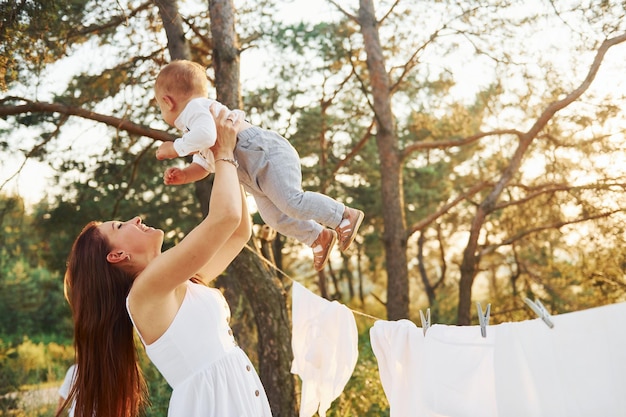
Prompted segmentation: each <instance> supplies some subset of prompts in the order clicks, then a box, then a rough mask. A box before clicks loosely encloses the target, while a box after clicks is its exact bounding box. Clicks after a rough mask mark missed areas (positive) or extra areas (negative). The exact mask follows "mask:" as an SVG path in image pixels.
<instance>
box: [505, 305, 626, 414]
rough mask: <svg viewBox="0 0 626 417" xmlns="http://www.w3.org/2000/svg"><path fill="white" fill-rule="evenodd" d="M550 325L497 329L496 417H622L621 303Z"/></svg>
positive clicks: (625, 369)
mask: <svg viewBox="0 0 626 417" xmlns="http://www.w3.org/2000/svg"><path fill="white" fill-rule="evenodd" d="M552 321H553V323H554V328H552V329H550V328H548V327H547V326H546V325H545V324H544V323H543V322H542V321H541V320H540V319H536V320H530V321H526V322H521V323H505V324H503V325H500V326H501V327H502V328H501V329H499V331H498V345H497V349H496V356H495V362H494V364H495V368H496V391H497V397H498V411H499V415H500V416H511V417H518V416H519V417H523V416H538V417H595V416H603V417H609V416H610V417H623V416H626V395H625V394H624V393H626V303H621V304H612V305H608V306H604V307H598V308H592V309H588V310H584V311H578V312H573V313H567V314H561V315H558V316H553V317H552ZM500 326H499V327H500ZM505 333H506V335H505ZM501 336H502V337H501Z"/></svg>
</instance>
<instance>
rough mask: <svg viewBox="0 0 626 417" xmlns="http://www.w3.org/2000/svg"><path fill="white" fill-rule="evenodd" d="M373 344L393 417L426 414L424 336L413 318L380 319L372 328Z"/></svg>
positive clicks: (391, 416)
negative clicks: (423, 378)
mask: <svg viewBox="0 0 626 417" xmlns="http://www.w3.org/2000/svg"><path fill="white" fill-rule="evenodd" d="M370 343H371V345H372V350H373V352H374V356H376V360H377V362H378V371H379V373H380V382H381V384H382V386H383V390H384V391H385V395H386V396H387V400H388V401H389V412H390V417H408V416H422V415H424V414H423V413H424V410H423V399H422V396H421V393H422V385H421V376H422V373H423V372H422V356H421V354H419V353H418V354H416V353H415V352H422V350H423V343H424V336H423V332H422V330H421V329H418V328H417V327H416V326H415V324H413V322H411V321H409V320H398V321H384V320H378V321H376V322H375V323H374V326H372V328H371V329H370Z"/></svg>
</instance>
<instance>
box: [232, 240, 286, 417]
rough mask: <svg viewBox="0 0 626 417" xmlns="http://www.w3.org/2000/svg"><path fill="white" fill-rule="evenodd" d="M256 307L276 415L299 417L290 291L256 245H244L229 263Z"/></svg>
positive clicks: (264, 374) (263, 368)
mask: <svg viewBox="0 0 626 417" xmlns="http://www.w3.org/2000/svg"><path fill="white" fill-rule="evenodd" d="M228 275H230V276H232V277H236V278H237V282H238V284H239V286H240V287H241V289H242V291H243V292H244V293H245V294H246V298H247V299H248V302H249V303H250V306H251V307H252V311H254V320H255V323H256V327H257V330H258V331H257V333H258V338H259V344H258V355H259V375H260V376H261V379H262V381H263V386H264V387H265V391H266V392H267V396H268V398H269V401H270V405H271V407H272V416H274V417H295V416H297V415H298V413H297V404H296V395H295V391H296V385H295V377H294V375H293V374H292V373H291V362H292V361H293V353H292V350H291V326H290V318H289V314H288V312H287V309H286V307H285V305H286V297H287V294H286V293H285V291H284V290H283V286H282V284H281V283H280V281H279V280H278V278H277V277H276V275H275V274H274V270H273V269H270V268H268V267H267V265H266V264H265V263H263V262H260V261H259V257H258V256H257V254H256V252H253V250H252V249H247V248H246V249H244V250H243V251H242V252H241V253H240V254H239V255H238V256H237V258H236V259H235V261H234V262H233V263H231V265H230V266H229V267H228Z"/></svg>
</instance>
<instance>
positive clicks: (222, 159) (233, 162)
mask: <svg viewBox="0 0 626 417" xmlns="http://www.w3.org/2000/svg"><path fill="white" fill-rule="evenodd" d="M217 161H224V162H228V163H230V164H232V165H233V166H234V167H235V168H239V162H237V160H236V159H234V158H218V159H216V160H215V162H217Z"/></svg>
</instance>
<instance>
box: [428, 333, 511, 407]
mask: <svg viewBox="0 0 626 417" xmlns="http://www.w3.org/2000/svg"><path fill="white" fill-rule="evenodd" d="M498 337H499V335H498V333H497V332H496V329H495V328H494V326H489V327H488V328H487V334H486V337H482V336H481V332H480V326H444V325H440V324H435V325H433V326H431V327H430V329H428V332H427V333H426V337H425V339H424V349H423V351H422V357H421V359H422V362H423V365H422V374H421V377H422V393H423V402H424V404H423V406H424V409H425V411H426V414H425V415H426V416H450V417H462V416H475V417H496V416H497V415H498V414H497V407H496V393H495V384H494V378H495V376H494V366H493V357H494V345H495V342H496V339H497V338H498Z"/></svg>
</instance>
